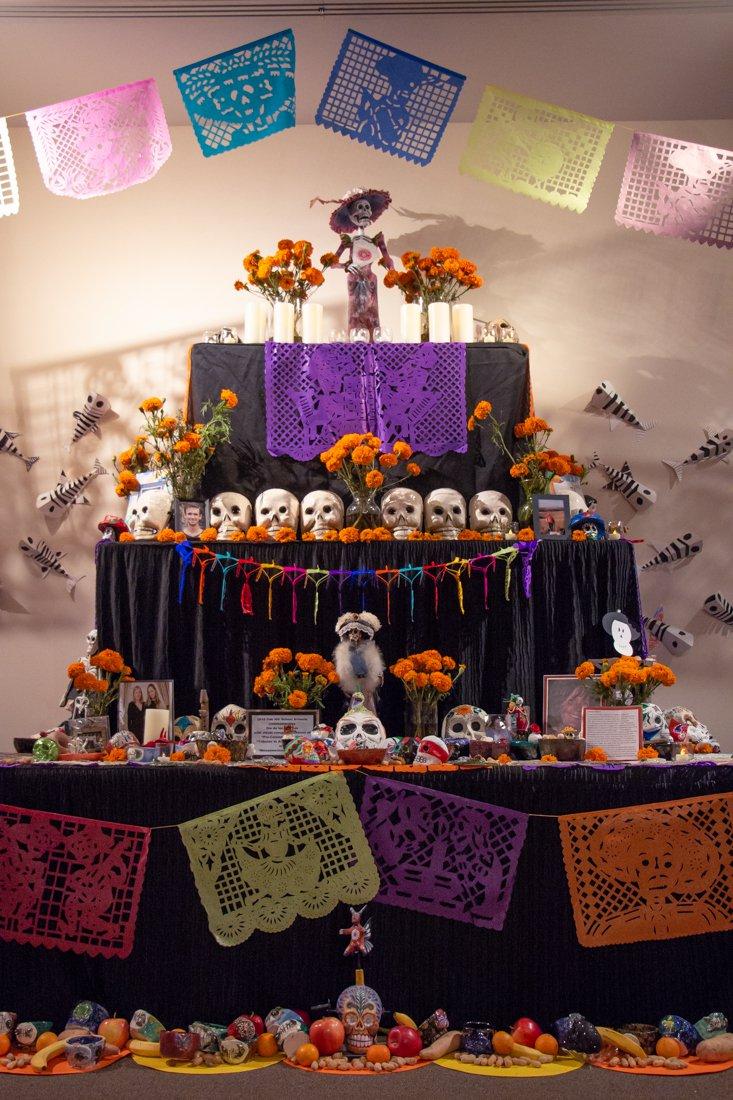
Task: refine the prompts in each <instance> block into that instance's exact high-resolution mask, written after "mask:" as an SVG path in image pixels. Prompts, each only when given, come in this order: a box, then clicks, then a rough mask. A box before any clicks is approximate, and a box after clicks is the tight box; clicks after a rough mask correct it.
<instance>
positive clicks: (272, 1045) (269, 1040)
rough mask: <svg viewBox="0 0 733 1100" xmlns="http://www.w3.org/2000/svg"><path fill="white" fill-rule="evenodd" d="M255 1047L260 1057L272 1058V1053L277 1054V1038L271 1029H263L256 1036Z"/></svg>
mask: <svg viewBox="0 0 733 1100" xmlns="http://www.w3.org/2000/svg"><path fill="white" fill-rule="evenodd" d="M256 1049H257V1053H258V1054H259V1056H260V1058H272V1056H273V1054H277V1039H276V1038H275V1036H274V1035H273V1034H272V1032H271V1031H263V1032H262V1034H261V1035H258V1036H257V1044H256ZM316 1057H318V1054H316Z"/></svg>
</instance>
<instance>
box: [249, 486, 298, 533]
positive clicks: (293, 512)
mask: <svg viewBox="0 0 733 1100" xmlns="http://www.w3.org/2000/svg"><path fill="white" fill-rule="evenodd" d="M298 508H299V505H298V498H297V497H294V496H293V494H292V493H290V492H288V490H287V489H265V491H264V493H260V495H259V496H258V497H257V499H256V500H255V517H256V519H257V525H258V527H266V528H267V530H268V531H269V532H270V535H271V536H274V535H276V534H277V532H278V531H280V530H281V529H282V528H283V527H292V528H293V530H294V531H297V529H298Z"/></svg>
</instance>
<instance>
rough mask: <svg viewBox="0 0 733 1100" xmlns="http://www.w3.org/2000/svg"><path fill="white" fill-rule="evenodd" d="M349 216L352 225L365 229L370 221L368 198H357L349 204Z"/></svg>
mask: <svg viewBox="0 0 733 1100" xmlns="http://www.w3.org/2000/svg"><path fill="white" fill-rule="evenodd" d="M349 218H350V219H351V222H352V224H353V225H356V226H358V228H359V229H365V228H366V226H368V225H371V222H372V204H371V203H370V202H369V200H368V199H357V200H356V202H352V203H351V205H350V206H349Z"/></svg>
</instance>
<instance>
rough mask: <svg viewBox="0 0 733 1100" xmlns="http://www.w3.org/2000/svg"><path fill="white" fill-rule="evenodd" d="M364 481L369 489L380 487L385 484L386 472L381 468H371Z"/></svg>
mask: <svg viewBox="0 0 733 1100" xmlns="http://www.w3.org/2000/svg"><path fill="white" fill-rule="evenodd" d="M364 482H365V484H366V486H367V488H368V489H379V488H380V487H381V486H382V485H384V474H382V473H380V472H379V470H370V471H369V473H368V474H367V475H366V477H365V478H364Z"/></svg>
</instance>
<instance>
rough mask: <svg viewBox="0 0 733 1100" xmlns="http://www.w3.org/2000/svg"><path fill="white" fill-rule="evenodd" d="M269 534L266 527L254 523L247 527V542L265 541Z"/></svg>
mask: <svg viewBox="0 0 733 1100" xmlns="http://www.w3.org/2000/svg"><path fill="white" fill-rule="evenodd" d="M269 537H270V536H269V534H268V531H267V528H266V527H260V526H259V525H257V524H255V525H253V526H252V527H248V528H247V541H248V542H267V540H268V539H269Z"/></svg>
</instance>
